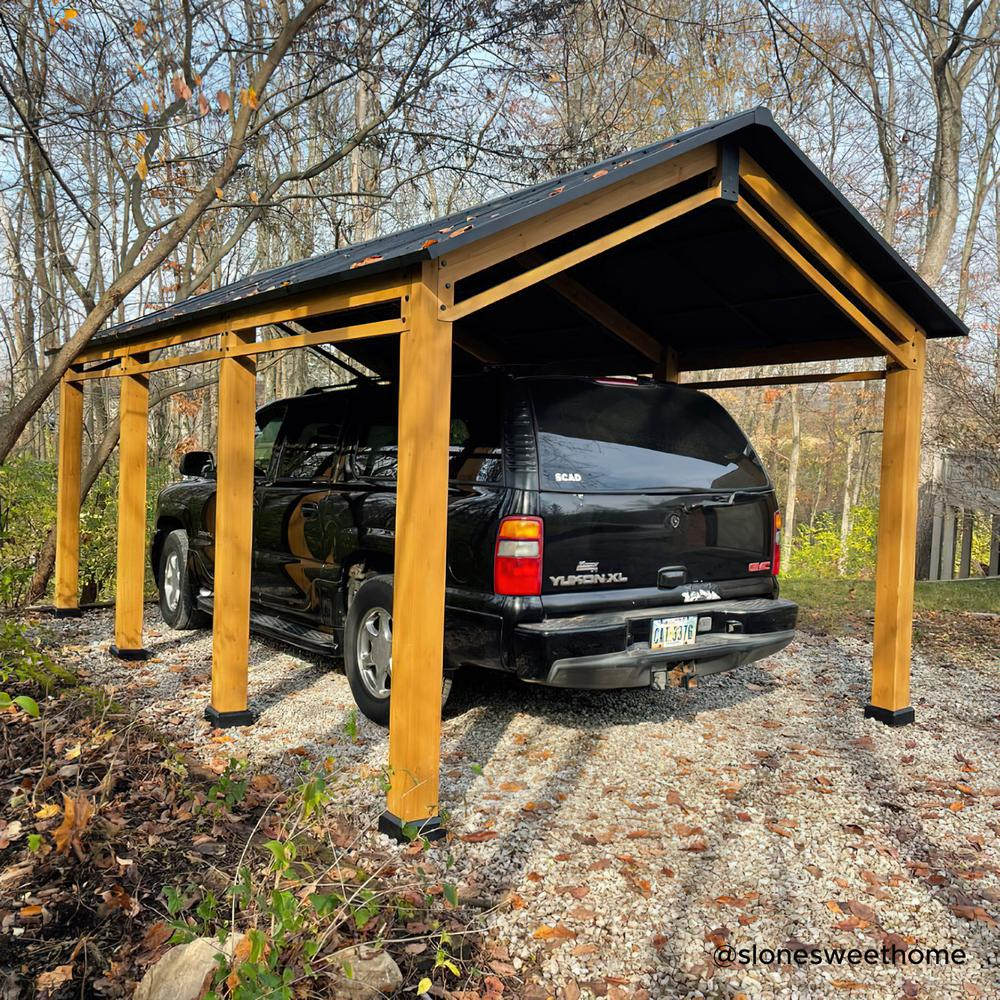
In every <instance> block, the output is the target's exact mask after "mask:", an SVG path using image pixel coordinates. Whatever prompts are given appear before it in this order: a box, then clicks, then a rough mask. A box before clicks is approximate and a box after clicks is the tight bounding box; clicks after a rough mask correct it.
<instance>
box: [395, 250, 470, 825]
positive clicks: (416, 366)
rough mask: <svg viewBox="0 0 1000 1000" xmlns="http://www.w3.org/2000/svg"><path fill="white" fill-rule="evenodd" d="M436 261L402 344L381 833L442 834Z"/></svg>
mask: <svg viewBox="0 0 1000 1000" xmlns="http://www.w3.org/2000/svg"><path fill="white" fill-rule="evenodd" d="M437 266H438V265H437V264H436V263H426V264H423V265H421V271H420V274H419V276H418V278H417V279H416V280H415V281H414V282H413V285H412V292H411V295H410V301H409V303H408V306H409V314H410V322H409V329H407V330H405V331H404V332H403V334H402V335H401V337H400V345H399V479H398V486H397V501H396V504H397V506H396V560H395V581H394V587H393V609H392V610H393V628H392V632H393V648H392V701H391V705H390V715H389V771H390V776H391V786H390V789H389V795H388V801H387V803H386V805H387V811H386V812H385V813H383V815H382V819H381V822H380V828H381V829H382V830H383V831H384V832H386V833H388V834H390V835H391V836H395V837H397V838H401V837H402V836H403V828H404V827H406V826H407V825H411V826H413V827H415V828H417V829H418V830H419V831H420V833H421V834H422V835H423V836H425V837H428V838H435V837H439V836H443V834H444V831H443V829H442V828H441V825H440V820H439V809H438V778H439V770H440V760H441V685H442V680H443V657H444V589H445V566H446V555H445V544H446V538H447V523H448V445H449V441H450V430H449V429H450V425H451V414H450V410H451V332H452V331H451V327H452V324H451V323H448V322H443V321H442V320H440V319H439V318H438V316H439V314H440V312H441V304H442V303H441V300H440V299H439V297H438V290H437V289H438V274H437Z"/></svg>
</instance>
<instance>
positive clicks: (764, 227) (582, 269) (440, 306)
mask: <svg viewBox="0 0 1000 1000" xmlns="http://www.w3.org/2000/svg"><path fill="white" fill-rule="evenodd" d="M264 333H268V334H270V336H267V337H264V336H259V335H263V334H264ZM966 333H967V331H966V329H965V327H964V326H963V324H962V323H961V322H960V321H959V320H958V318H957V317H956V316H955V315H954V314H953V313H952V312H951V311H950V310H949V309H948V308H947V307H946V306H945V305H944V304H943V303H942V302H941V301H940V299H938V297H937V296H936V295H935V294H934V292H933V291H931V289H930V288H928V287H927V285H926V284H924V282H923V281H921V279H920V278H919V277H918V276H917V275H916V274H915V273H914V271H913V270H912V269H911V268H910V267H909V266H908V265H907V264H906V263H905V262H904V261H903V260H902V259H901V258H900V257H899V256H898V254H896V253H895V252H894V251H893V250H892V248H891V247H889V246H888V245H887V244H886V243H885V242H884V241H883V240H882V239H881V238H880V237H879V236H878V235H877V233H876V232H875V231H874V230H873V229H872V228H871V227H870V226H869V225H868V224H867V223H866V222H865V221H864V219H863V218H862V217H861V216H860V215H859V214H858V213H857V212H856V211H855V210H854V208H852V207H851V205H850V204H849V203H848V201H847V200H846V199H845V198H844V196H843V195H842V194H841V193H840V192H839V191H838V190H837V189H836V188H834V186H833V185H832V184H831V183H830V182H829V181H828V180H827V179H826V178H825V177H824V176H823V175H822V174H821V173H820V172H819V170H818V169H817V168H816V167H815V166H814V165H813V164H812V163H811V162H810V161H809V159H807V158H806V156H805V155H804V154H803V153H802V152H801V151H800V150H799V149H798V148H797V147H796V146H795V145H794V144H793V143H792V142H791V140H790V139H789V138H788V137H787V136H786V135H785V134H784V133H783V132H782V131H781V130H780V129H779V128H778V127H777V126H776V125H775V123H774V121H773V119H772V118H771V116H770V114H769V113H768V112H767V111H766V110H763V109H757V110H754V111H750V112H747V113H744V114H739V115H735V116H732V117H729V118H726V119H723V120H721V121H719V122H716V123H714V124H711V125H707V126H704V127H701V128H698V129H694V130H692V131H690V132H685V133H683V134H681V135H679V136H677V137H675V138H673V139H670V140H666V141H663V142H659V143H656V144H654V145H651V146H648V147H646V148H643V149H638V150H634V151H632V152H630V153H626V154H624V155H622V156H618V157H615V158H613V159H611V160H608V161H606V162H604V163H600V164H595V165H594V166H591V167H587V168H586V169H583V170H578V171H575V172H574V173H571V174H567V175H565V176H563V177H559V178H556V179H554V180H551V181H547V182H544V183H541V184H537V185H534V186H533V187H530V188H526V189H524V190H521V191H518V192H516V193H514V194H512V195H509V196H505V197H503V198H498V199H496V200H494V201H491V202H488V203H486V204H484V205H480V206H478V207H476V208H473V209H471V210H469V211H467V212H463V213H460V214H456V215H453V216H451V217H448V218H446V219H442V220H438V221H436V222H433V223H429V224H427V225H424V226H420V227H417V228H415V229H411V230H408V231H406V232H402V233H398V234H395V235H392V236H389V237H385V238H383V239H379V240H376V241H373V242H370V243H366V244H363V245H361V246H357V247H348V248H346V249H343V250H339V251H336V252H334V253H331V254H327V255H325V256H322V257H317V258H313V259H311V260H306V261H302V262H299V263H295V264H291V265H288V266H286V267H281V268H277V269H274V270H271V271H267V272H265V273H262V274H257V275H254V276H252V277H250V278H247V279H245V280H242V281H238V282H235V283H233V284H231V285H227V286H225V287H223V288H219V289H217V290H215V291H212V292H209V293H206V294H204V295H199V296H196V297H194V298H191V299H188V300H187V301H185V302H183V303H180V304H178V305H175V306H169V307H167V308H164V309H161V310H160V311H158V312H155V313H152V314H150V315H147V316H143V317H141V318H140V319H136V320H134V321H131V322H128V323H124V324H121V325H119V326H117V327H115V328H114V329H112V330H110V331H109V332H108V333H107V334H106V335H105V336H102V337H100V338H99V339H97V340H94V341H93V342H92V343H91V344H90V345H89V346H88V348H87V349H86V350H85V351H84V352H83V353H82V354H80V356H79V357H78V358H77V360H76V363H75V364H74V366H73V368H72V370H71V371H70V372H69V373H67V375H66V377H65V378H64V379H63V382H62V386H61V391H60V417H59V482H58V532H57V557H56V583H55V603H56V608H57V611H58V612H59V613H62V614H73V613H78V563H79V531H80V528H79V525H80V520H79V516H80V470H81V445H82V414H83V391H84V386H85V384H86V382H87V381H88V380H90V379H102V378H116V379H118V380H119V383H120V386H121V397H120V400H121V401H120V418H121V445H120V448H121V453H120V483H119V530H118V555H117V600H116V609H115V635H114V645H113V646H112V650H113V652H115V653H116V654H117V655H118V656H121V657H123V658H125V659H138V658H141V657H142V656H143V655H144V651H143V636H142V612H143V585H144V572H145V561H146V541H145V515H146V507H145V505H146V448H147V404H148V387H149V380H150V377H151V376H154V375H155V373H156V372H158V371H163V370H165V369H169V368H174V367H179V366H190V365H192V364H196V363H204V362H210V361H212V362H218V366H219V415H218V441H217V449H216V451H217V495H216V513H215V525H216V530H215V589H214V598H213V599H214V618H213V657H212V695H211V704H210V705H209V707H208V708H207V710H206V715H207V717H208V718H209V719H210V721H212V722H213V724H215V725H217V726H231V725H244V724H249V723H251V722H252V721H253V714H252V712H251V710H250V706H249V705H248V704H247V654H248V644H249V615H250V573H251V550H252V508H253V488H254V480H253V442H254V410H255V406H256V398H255V363H256V358H257V356H258V355H260V354H265V353H270V352H276V351H285V350H291V349H294V348H302V347H318V346H320V345H325V344H334V345H336V347H337V348H338V349H339V350H341V351H343V352H345V353H346V354H347V355H349V356H351V357H353V358H355V359H357V360H358V361H360V362H362V363H363V364H365V365H367V366H368V367H370V368H372V369H374V370H375V371H377V372H379V373H381V374H382V375H384V376H386V377H389V378H392V379H395V380H398V385H399V473H398V499H397V513H396V528H397V530H396V542H395V545H396V557H395V596H394V625H393V631H394V649H393V683H392V689H393V697H392V707H391V719H390V729H389V771H390V776H391V787H390V791H389V793H388V801H387V811H386V813H385V815H384V822H383V828H384V829H386V830H388V831H394V832H396V833H397V834H398V833H400V832H401V828H402V827H403V826H404V825H405V824H416V825H418V826H424V829H425V832H426V833H427V834H428V835H435V834H438V833H440V832H441V831H440V828H439V824H438V822H437V816H438V813H439V809H438V775H439V756H440V753H439V750H440V727H441V712H440V690H441V681H442V676H441V671H442V639H443V621H444V600H445V584H446V558H445V535H446V517H447V495H448V449H449V408H448V406H446V405H445V404H446V403H447V401H448V399H449V394H450V382H451V378H452V373H453V372H458V371H465V370H476V369H482V368H483V367H484V366H498V365H499V366H510V367H512V368H516V369H517V370H519V371H550V372H560V373H570V372H572V373H583V374H591V375H637V374H654V375H656V376H658V377H659V378H662V379H665V380H670V381H679V380H680V376H681V374H682V373H683V372H686V371H700V370H705V369H709V368H710V369H721V368H734V369H735V368H745V367H749V366H757V365H783V364H798V363H801V362H813V361H832V360H839V359H845V358H875V359H878V360H877V362H876V363H869V364H868V365H867V366H864V367H861V368H860V369H859V370H857V371H852V372H838V373H820V374H809V375H793V374H789V375H787V376H784V377H780V376H779V377H769V378H765V379H742V380H741V379H731V380H725V381H724V382H715V383H706V382H701V383H692V384H694V385H697V386H698V387H702V388H705V387H710V386H713V385H714V386H720V385H723V384H724V385H748V386H752V385H763V384H767V385H770V384H775V383H779V382H780V383H794V382H816V381H827V380H830V381H834V380H835V381H852V380H868V379H884V381H885V409H884V417H883V451H882V471H881V495H880V528H879V538H878V559H877V583H876V607H875V634H874V656H873V662H872V693H871V701H870V703H869V704H868V705H867V706H866V708H865V714H866V715H867V716H871V717H874V718H877V719H879V720H881V721H883V722H885V723H888V724H890V725H902V724H905V723H908V722H911V721H913V709H912V708H911V707H910V693H909V674H910V644H911V633H912V606H913V581H914V542H915V532H916V514H917V481H918V467H919V457H920V418H921V401H922V389H923V377H924V359H925V346H926V340H927V338H928V337H953V336H964V335H965V334H966ZM193 344H198V345H199V346H198V347H197V349H196V350H194V351H192V350H191V349H190V345H193Z"/></svg>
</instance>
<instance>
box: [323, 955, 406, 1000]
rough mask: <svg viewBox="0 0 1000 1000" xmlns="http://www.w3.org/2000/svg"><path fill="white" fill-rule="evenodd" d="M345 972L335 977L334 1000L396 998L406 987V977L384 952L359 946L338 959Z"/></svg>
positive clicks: (333, 979) (333, 978)
mask: <svg viewBox="0 0 1000 1000" xmlns="http://www.w3.org/2000/svg"><path fill="white" fill-rule="evenodd" d="M337 963H338V965H339V966H340V968H341V969H342V970H343V972H342V974H341V975H340V976H336V977H333V976H331V981H332V983H331V984H332V986H333V992H332V993H331V994H330V995H331V998H332V1000H374V998H375V997H383V996H392V994H393V993H395V992H396V990H398V989H399V988H400V986H402V985H403V973H402V972H400V971H399V966H398V965H396V963H395V962H394V961H393V960H392V958H391V957H390V956H389V955H387V954H386V953H385V952H384V951H375V950H373V949H371V948H365V947H362V946H358V947H356V948H348V949H347V950H346V951H342V952H340V954H338V955H337Z"/></svg>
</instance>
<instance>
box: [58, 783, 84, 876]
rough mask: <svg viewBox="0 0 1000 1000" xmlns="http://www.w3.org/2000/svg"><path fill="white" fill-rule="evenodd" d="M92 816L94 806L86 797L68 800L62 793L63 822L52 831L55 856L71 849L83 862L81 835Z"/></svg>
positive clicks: (81, 796) (80, 796) (68, 797)
mask: <svg viewBox="0 0 1000 1000" xmlns="http://www.w3.org/2000/svg"><path fill="white" fill-rule="evenodd" d="M93 815H94V805H93V803H92V802H91V801H90V800H89V799H88V798H87V797H86V795H78V796H76V797H74V798H70V796H68V795H67V794H66V793H65V792H64V793H63V821H62V823H60V825H59V826H58V827H56V829H55V830H53V831H52V839H53V840H54V841H55V842H56V854H65V853H66V852H67V851H68V850H69V849H70V848H71V847H72V848H73V850H74V851H75V852H76V854H77V857H79V858H80V860H81V861H82V860H83V840H82V838H83V833H84V831H85V830H86V829H87V823H88V822H90V817H91V816H93Z"/></svg>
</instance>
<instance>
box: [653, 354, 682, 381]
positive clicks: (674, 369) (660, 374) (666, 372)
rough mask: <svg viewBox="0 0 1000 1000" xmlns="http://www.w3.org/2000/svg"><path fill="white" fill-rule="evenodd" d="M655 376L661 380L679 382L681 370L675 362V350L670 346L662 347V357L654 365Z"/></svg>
mask: <svg viewBox="0 0 1000 1000" xmlns="http://www.w3.org/2000/svg"><path fill="white" fill-rule="evenodd" d="M656 377H657V378H658V379H659V380H660V381H661V382H680V380H681V372H680V368H679V367H678V364H677V352H676V351H675V350H674V349H673V348H672V347H664V348H663V357H662V358H661V359H660V363H659V365H657V367H656Z"/></svg>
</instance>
